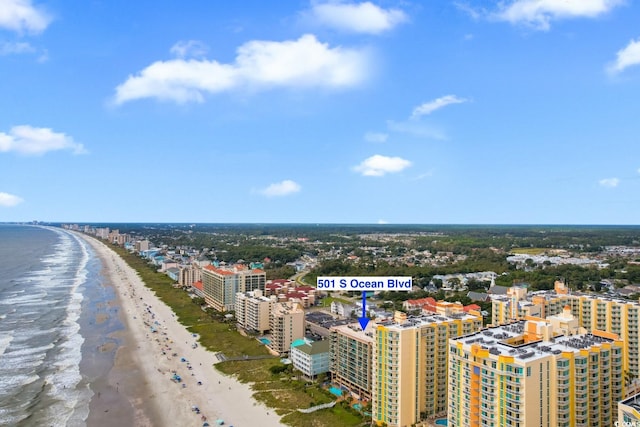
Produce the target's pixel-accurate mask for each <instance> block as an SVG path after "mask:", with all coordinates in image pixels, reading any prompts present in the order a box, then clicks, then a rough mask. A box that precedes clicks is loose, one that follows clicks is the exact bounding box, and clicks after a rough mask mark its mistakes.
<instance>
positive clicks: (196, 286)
mask: <svg viewBox="0 0 640 427" xmlns="http://www.w3.org/2000/svg"><path fill="white" fill-rule="evenodd" d="M191 292H193V293H194V294H196V296H199V297H200V298H204V287H203V285H202V282H193V283H192V284H191Z"/></svg>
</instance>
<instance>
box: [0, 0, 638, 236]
mask: <svg viewBox="0 0 640 427" xmlns="http://www.w3.org/2000/svg"><path fill="white" fill-rule="evenodd" d="M0 9H2V11H3V12H2V13H0V67H1V69H2V78H1V79H0V88H1V91H2V94H3V96H2V97H0V108H1V109H2V112H3V114H2V115H0V171H1V172H0V177H1V179H0V222H7V221H31V220H40V221H46V222H67V223H69V222H79V223H88V222H92V223H100V222H103V223H117V222H181V223H347V224H348V223H352V224H353V223H357V224H376V223H379V224H386V223H389V224H638V223H639V220H638V215H637V212H640V196H638V194H640V141H639V140H638V139H639V137H638V135H640V121H639V120H638V114H639V113H638V111H639V109H638V107H637V99H638V98H639V97H640V29H639V28H638V26H637V23H638V22H639V19H640V5H638V4H637V3H636V2H630V1H622V0H593V1H589V2H585V1H578V0H546V1H542V0H509V1H506V2H498V1H494V2H480V1H478V0H469V1H451V2H427V3H424V2H406V1H387V0H384V1H375V2H369V1H364V2H359V1H333V0H329V1H321V0H313V1H296V2H293V1H282V2H275V3H273V4H272V3H269V4H265V3H264V2H259V1H245V2H241V3H228V2H193V4H189V5H187V6H185V4H178V3H169V4H160V5H159V4H158V3H157V2H154V3H152V2H150V1H145V0H143V1H139V2H134V3H131V2H123V1H118V0H114V1H110V2H89V3H86V4H85V3H81V4H67V3H64V2H60V1H47V0H0Z"/></svg>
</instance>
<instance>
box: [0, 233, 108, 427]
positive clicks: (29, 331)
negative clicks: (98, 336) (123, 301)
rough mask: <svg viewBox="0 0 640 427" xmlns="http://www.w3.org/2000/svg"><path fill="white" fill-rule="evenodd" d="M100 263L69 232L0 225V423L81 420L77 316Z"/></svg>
mask: <svg viewBox="0 0 640 427" xmlns="http://www.w3.org/2000/svg"><path fill="white" fill-rule="evenodd" d="M100 268H101V264H100V261H99V259H98V258H97V257H96V256H95V254H94V253H93V251H92V250H91V248H90V247H89V246H88V245H87V243H86V242H84V241H83V240H82V239H80V238H78V237H77V236H75V235H73V234H72V233H69V232H67V231H63V230H60V229H55V228H44V227H35V226H14V225H0V425H2V426H5V425H6V426H25V427H26V426H84V425H85V420H86V418H87V416H88V414H89V402H90V401H91V397H92V395H93V392H92V391H91V388H90V382H89V381H87V379H86V378H83V376H82V374H81V371H80V362H81V359H82V351H81V349H82V346H83V343H84V341H85V339H84V338H83V336H82V334H81V332H82V331H81V327H80V323H81V322H80V317H81V311H82V307H83V299H84V297H83V292H85V291H86V290H87V288H91V287H93V288H95V287H97V286H99V284H100V280H101V279H100ZM85 333H86V332H85Z"/></svg>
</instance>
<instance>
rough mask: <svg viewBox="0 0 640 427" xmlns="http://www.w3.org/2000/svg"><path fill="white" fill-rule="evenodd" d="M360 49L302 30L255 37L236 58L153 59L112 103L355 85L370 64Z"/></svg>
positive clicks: (122, 85)
mask: <svg viewBox="0 0 640 427" xmlns="http://www.w3.org/2000/svg"><path fill="white" fill-rule="evenodd" d="M368 57H369V55H368V53H367V52H366V51H364V50H356V49H345V48H342V47H333V48H331V47H329V46H328V45H327V44H326V43H320V42H319V41H318V40H317V39H316V38H315V36H313V35H311V34H306V35H303V36H302V37H300V38H299V39H298V40H289V41H284V42H273V41H261V40H254V41H250V42H248V43H245V44H243V45H242V46H240V47H239V48H238V51H237V56H236V59H235V62H234V63H232V64H221V63H219V62H217V61H214V60H211V61H210V60H204V59H203V60H194V59H191V60H185V59H173V60H169V61H157V62H154V63H153V64H151V65H149V66H148V67H147V68H145V69H144V70H142V71H141V72H140V73H138V74H137V75H135V76H129V78H128V79H127V80H126V81H125V82H124V83H122V84H121V85H119V86H118V87H117V88H116V95H115V102H116V104H122V103H124V102H127V101H131V100H134V99H140V98H157V99H162V100H172V101H175V102H178V103H184V102H189V101H195V102H202V101H204V94H206V93H209V94H212V93H220V92H224V91H229V90H236V89H261V88H269V87H329V88H341V87H349V86H355V85H357V84H359V83H361V82H363V81H364V79H365V77H366V74H367V70H368V68H370V67H369V65H368V62H369V58H368Z"/></svg>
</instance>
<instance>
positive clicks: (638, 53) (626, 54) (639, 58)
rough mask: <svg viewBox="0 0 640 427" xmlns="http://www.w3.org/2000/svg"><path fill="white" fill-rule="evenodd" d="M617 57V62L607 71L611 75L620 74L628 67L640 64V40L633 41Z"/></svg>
mask: <svg viewBox="0 0 640 427" xmlns="http://www.w3.org/2000/svg"><path fill="white" fill-rule="evenodd" d="M616 55H617V57H616V61H615V62H614V63H613V64H611V65H609V67H608V69H607V70H608V71H609V73H611V74H615V73H620V72H622V71H623V70H624V69H625V68H627V67H631V66H632V65H638V64H640V39H638V40H631V41H630V42H629V44H628V45H626V46H625V47H624V48H623V49H620V50H619V51H618V53H617V54H616Z"/></svg>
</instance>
